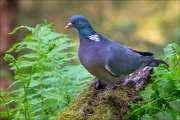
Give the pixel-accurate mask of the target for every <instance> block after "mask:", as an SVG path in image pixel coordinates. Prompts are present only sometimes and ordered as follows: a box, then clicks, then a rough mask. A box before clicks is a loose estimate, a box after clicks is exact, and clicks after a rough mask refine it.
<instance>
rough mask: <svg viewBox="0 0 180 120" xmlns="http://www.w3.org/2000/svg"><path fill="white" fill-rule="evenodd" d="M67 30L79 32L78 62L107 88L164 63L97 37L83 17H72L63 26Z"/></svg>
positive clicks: (149, 54)
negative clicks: (131, 74)
mask: <svg viewBox="0 0 180 120" xmlns="http://www.w3.org/2000/svg"><path fill="white" fill-rule="evenodd" d="M69 27H75V28H76V29H77V30H78V31H79V37H80V47H79V50H78V56H79V59H80V62H81V63H82V65H83V66H84V67H85V68H86V69H87V70H88V71H89V72H90V73H91V74H92V75H94V76H96V77H98V78H99V79H101V80H103V81H104V82H106V84H107V88H111V87H113V86H114V85H115V84H119V83H120V82H121V80H122V79H123V78H124V77H125V76H126V75H127V74H130V73H132V72H134V71H136V70H138V69H140V68H143V67H145V66H152V67H155V66H158V65H159V64H162V63H163V64H166V63H165V62H164V61H160V60H156V59H154V57H153V56H152V55H153V54H152V53H149V52H140V51H136V50H132V49H129V48H127V47H125V46H123V45H121V44H120V43H117V42H115V41H113V40H110V39H108V38H106V37H104V36H102V35H100V34H98V33H97V32H95V31H94V30H93V28H92V27H91V25H90V23H89V21H88V20H87V19H86V18H85V17H84V16H79V15H77V16H73V17H72V18H71V20H70V23H69V24H68V25H67V26H66V28H69Z"/></svg>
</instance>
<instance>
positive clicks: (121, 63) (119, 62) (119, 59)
mask: <svg viewBox="0 0 180 120" xmlns="http://www.w3.org/2000/svg"><path fill="white" fill-rule="evenodd" d="M105 59H106V60H105V65H104V67H105V69H106V70H107V71H109V72H110V73H111V74H112V75H114V76H120V75H122V74H124V75H125V74H130V73H131V72H133V71H135V70H136V69H137V68H138V67H139V65H140V64H141V62H142V58H141V55H139V54H138V53H136V52H133V51H131V50H130V49H128V48H126V47H124V46H122V45H121V44H119V43H116V42H113V44H110V45H108V46H107V47H106V58H105Z"/></svg>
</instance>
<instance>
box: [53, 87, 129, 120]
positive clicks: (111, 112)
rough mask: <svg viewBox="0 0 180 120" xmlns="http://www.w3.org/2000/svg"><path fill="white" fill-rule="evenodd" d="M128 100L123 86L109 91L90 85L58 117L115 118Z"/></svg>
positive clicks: (76, 119)
mask: <svg viewBox="0 0 180 120" xmlns="http://www.w3.org/2000/svg"><path fill="white" fill-rule="evenodd" d="M128 101H129V99H128V96H127V93H126V91H125V89H124V88H122V87H119V88H117V89H112V90H108V91H104V90H95V89H94V88H93V87H88V88H87V89H86V90H84V91H83V92H82V93H81V94H80V95H79V97H77V98H76V100H74V101H73V102H71V104H70V105H69V107H68V108H66V109H65V111H64V112H62V113H61V114H60V115H59V116H58V118H57V119H58V120H71V119H73V120H84V119H87V120H113V119H116V118H117V113H119V110H121V112H122V108H127V105H128ZM125 111H126V110H125Z"/></svg>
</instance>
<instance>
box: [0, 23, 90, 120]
mask: <svg viewBox="0 0 180 120" xmlns="http://www.w3.org/2000/svg"><path fill="white" fill-rule="evenodd" d="M21 28H26V29H27V30H28V31H30V32H31V33H30V34H28V35H27V36H26V37H25V38H24V39H23V40H22V41H21V42H19V43H15V44H14V45H13V46H12V47H11V48H10V49H9V50H8V51H7V53H8V54H6V55H5V57H4V59H5V60H6V61H7V62H9V63H10V66H11V69H12V70H13V71H14V74H15V81H14V82H13V83H12V84H11V85H10V86H9V88H11V89H13V91H12V92H11V96H12V94H13V97H11V100H10V99H9V98H10V97H8V96H7V94H6V93H5V92H2V93H1V96H0V97H1V99H0V101H1V102H0V104H1V105H2V104H4V105H5V106H6V110H7V113H8V116H9V118H10V117H11V119H26V120H30V119H43V120H44V119H48V120H49V119H53V118H54V116H56V115H57V114H58V113H59V112H60V111H62V110H63V109H64V108H65V106H67V105H68V104H69V102H70V101H71V100H72V99H73V98H74V97H75V96H77V95H78V93H79V92H80V90H81V89H82V88H83V87H84V85H85V83H87V82H89V81H90V74H89V73H88V72H86V70H84V69H83V68H82V67H81V66H80V65H78V64H76V65H71V62H72V61H75V60H76V58H77V55H76V53H77V52H76V51H74V50H73V47H75V46H76V45H77V43H76V42H75V40H72V39H68V38H67V36H66V35H63V34H58V33H56V32H55V28H54V25H53V24H47V23H43V24H39V25H37V26H36V27H35V28H32V27H28V26H20V27H17V28H15V29H14V31H13V32H12V33H15V32H16V31H17V30H19V29H21ZM12 33H11V34H12ZM67 49H68V50H67ZM10 52H19V53H20V55H19V56H18V57H17V58H14V57H13V56H12V55H11V54H9V53H10ZM6 99H9V100H6ZM10 101H14V105H15V107H14V108H11V109H9V107H8V106H7V104H8V103H9V102H10Z"/></svg>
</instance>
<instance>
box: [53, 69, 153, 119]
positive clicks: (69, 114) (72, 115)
mask: <svg viewBox="0 0 180 120" xmlns="http://www.w3.org/2000/svg"><path fill="white" fill-rule="evenodd" d="M152 70H153V68H152V67H145V68H144V69H141V70H138V71H136V72H134V73H132V74H130V75H128V76H127V77H126V78H125V79H124V80H123V84H121V85H119V86H117V87H116V88H113V89H110V90H105V89H104V88H102V89H100V90H96V89H95V88H94V87H93V85H92V84H93V83H92V84H91V85H89V86H88V87H87V88H86V89H85V90H84V91H82V92H81V94H80V95H79V96H78V97H77V98H76V99H75V100H74V101H73V102H71V103H70V104H69V106H68V107H67V108H66V109H65V110H64V111H63V112H62V113H60V115H58V117H57V118H56V119H57V120H121V119H122V118H123V115H125V114H126V113H127V112H129V111H130V108H129V106H128V103H129V102H131V101H134V102H141V101H142V98H141V97H140V96H139V92H140V91H142V90H143V89H144V88H145V86H146V85H147V83H148V81H149V80H150V74H151V72H152Z"/></svg>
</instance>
